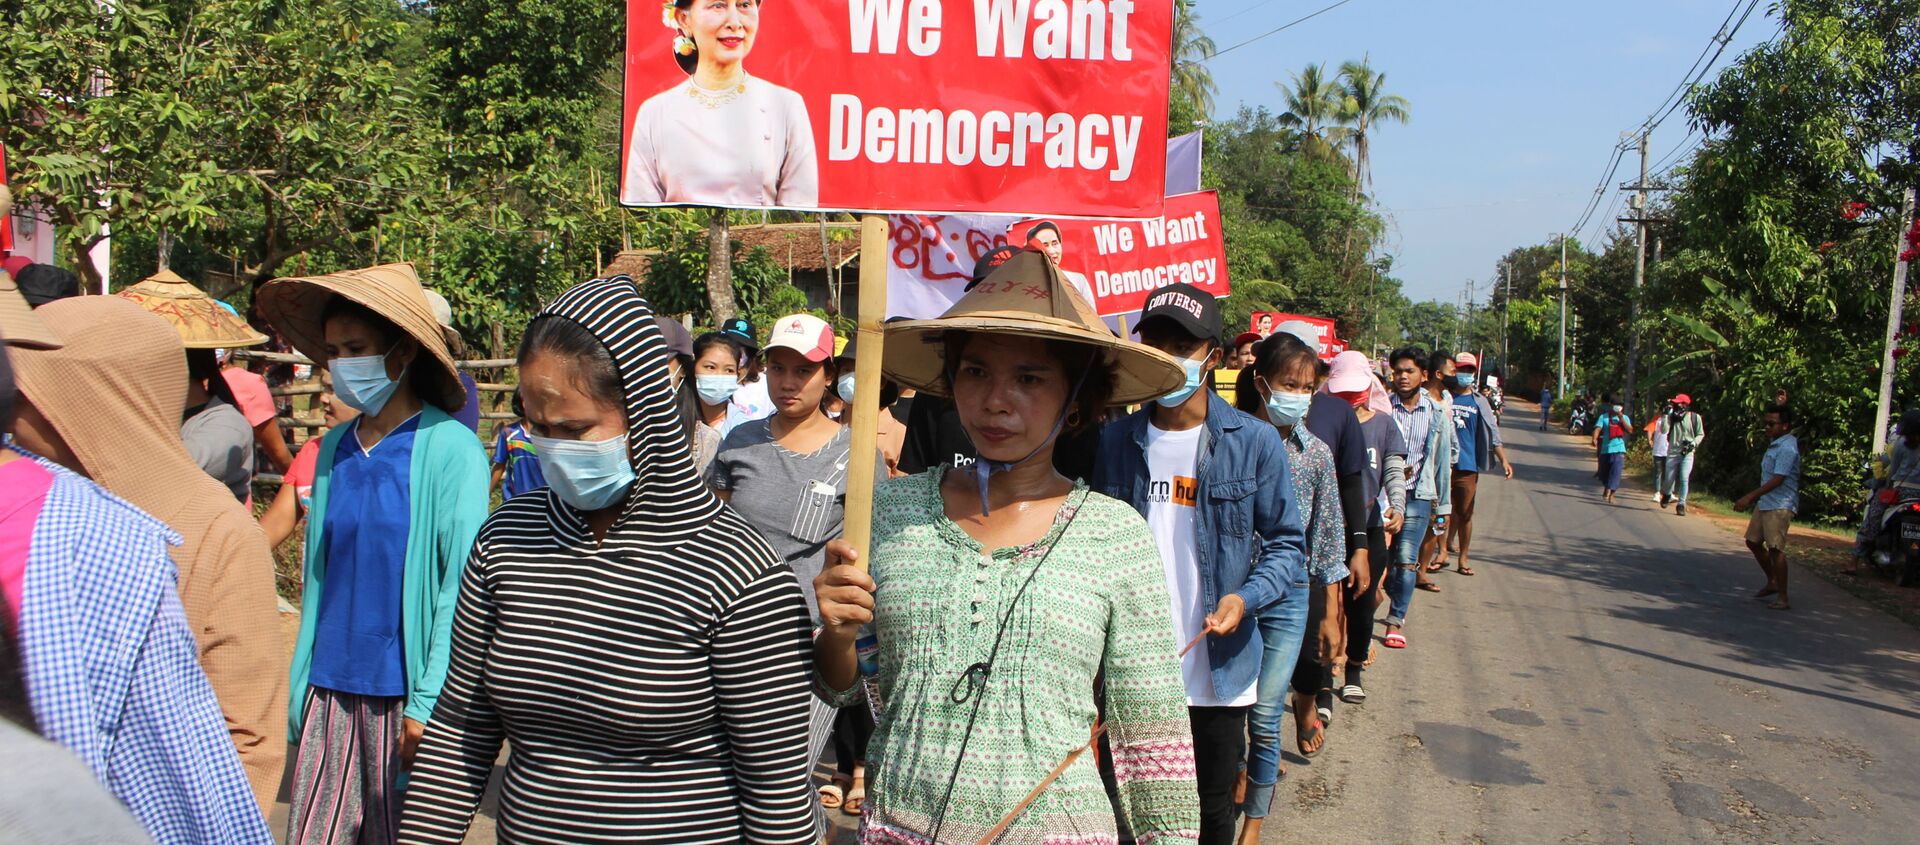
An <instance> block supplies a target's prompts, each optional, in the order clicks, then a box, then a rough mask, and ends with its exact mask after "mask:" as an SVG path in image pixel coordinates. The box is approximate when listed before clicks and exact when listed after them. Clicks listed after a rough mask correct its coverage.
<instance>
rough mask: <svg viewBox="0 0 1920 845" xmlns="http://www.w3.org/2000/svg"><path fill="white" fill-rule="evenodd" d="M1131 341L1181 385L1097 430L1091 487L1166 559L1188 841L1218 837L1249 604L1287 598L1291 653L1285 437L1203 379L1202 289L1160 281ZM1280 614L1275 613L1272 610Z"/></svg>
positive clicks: (1210, 354)
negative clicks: (1126, 507)
mask: <svg viewBox="0 0 1920 845" xmlns="http://www.w3.org/2000/svg"><path fill="white" fill-rule="evenodd" d="M1135 331H1136V332H1137V333H1138V334H1139V335H1140V339H1141V342H1143V343H1145V344H1147V345H1148V346H1152V347H1154V348H1156V349H1159V350H1160V351H1162V352H1166V353H1167V354H1169V355H1172V356H1173V357H1175V358H1177V359H1181V361H1182V363H1183V364H1184V365H1185V367H1186V371H1187V381H1186V384H1185V385H1184V386H1183V387H1181V388H1180V389H1179V390H1176V391H1174V392H1173V393H1170V394H1168V395H1166V396H1163V397H1161V398H1160V399H1158V400H1156V401H1155V402H1154V403H1153V404H1151V405H1149V406H1148V407H1147V409H1146V410H1143V411H1140V412H1138V413H1136V414H1134V415H1132V416H1130V417H1127V418H1126V419H1124V420H1121V421H1119V422H1116V423H1114V424H1112V425H1109V426H1107V428H1106V429H1105V430H1104V431H1102V432H1101V436H1100V453H1099V460H1098V461H1097V462H1096V463H1095V464H1094V471H1093V488H1094V489H1095V490H1097V491H1099V492H1102V493H1105V494H1106V495H1108V496H1112V497H1113V498H1116V499H1119V500H1121V501H1123V502H1127V503H1128V504H1131V505H1133V507H1134V508H1135V509H1136V510H1138V511H1140V514H1141V516H1143V517H1145V518H1146V520H1147V525H1148V527H1149V528H1150V529H1151V530H1152V532H1153V536H1154V540H1155V542H1156V543H1157V544H1158V545H1159V547H1160V556H1161V561H1162V563H1163V564H1164V565H1165V567H1166V573H1167V586H1168V592H1169V594H1170V595H1171V598H1172V605H1173V606H1172V608H1171V610H1172V617H1173V626H1174V630H1175V633H1176V634H1177V635H1178V641H1179V642H1182V643H1187V642H1190V641H1193V642H1199V641H1201V640H1204V642H1200V644H1199V645H1198V646H1197V647H1194V648H1192V650H1191V651H1190V652H1188V653H1187V654H1186V655H1184V656H1183V658H1182V661H1181V674H1182V676H1183V678H1184V680H1185V681H1186V687H1187V703H1188V705H1189V710H1188V713H1189V718H1190V719H1191V721H1192V724H1193V739H1194V763H1195V767H1196V770H1197V772H1196V774H1197V778H1196V779H1197V781H1198V786H1199V792H1200V842H1201V843H1202V845H1213V843H1223V845H1224V843H1231V842H1232V841H1233V835H1234V821H1235V819H1234V816H1235V813H1236V807H1235V805H1234V802H1233V792H1234V787H1235V784H1236V781H1237V780H1238V778H1239V772H1240V767H1241V766H1242V765H1243V764H1244V761H1245V760H1246V756H1247V749H1246V731H1247V712H1248V710H1249V708H1251V706H1252V705H1253V702H1254V692H1255V684H1256V681H1257V680H1258V677H1259V674H1260V665H1261V656H1262V649H1263V643H1262V639H1261V630H1260V628H1261V626H1259V625H1257V624H1254V618H1253V614H1254V613H1255V612H1256V611H1259V610H1261V609H1263V608H1267V607H1269V606H1275V605H1279V606H1283V607H1285V606H1289V605H1298V608H1297V610H1298V612H1296V613H1293V614H1292V615H1291V616H1287V617H1286V618H1289V619H1291V620H1294V621H1293V624H1292V625H1291V626H1289V629H1288V630H1287V632H1286V633H1287V635H1289V636H1290V637H1291V639H1292V641H1293V642H1292V649H1293V651H1294V652H1296V653H1297V651H1298V649H1299V642H1300V638H1301V637H1302V636H1303V635H1304V634H1305V628H1306V613H1305V611H1306V606H1307V604H1306V600H1307V584H1306V572H1305V555H1306V538H1305V534H1304V530H1303V529H1302V527H1301V519H1300V511H1299V507H1298V505H1297V504H1296V503H1295V502H1294V499H1293V481H1292V478H1291V477H1290V475H1289V472H1288V469H1287V461H1286V446H1285V445H1284V444H1283V443H1282V442H1281V440H1280V435H1279V432H1277V431H1275V430H1274V428H1273V426H1271V425H1269V424H1267V423H1265V422H1263V421H1261V420H1259V419H1256V418H1254V417H1251V416H1248V415H1247V414H1244V413H1241V412H1240V411H1237V410H1234V409H1233V407H1232V406H1230V405H1228V404H1227V403H1226V402H1225V401H1223V400H1221V399H1220V398H1219V397H1217V396H1215V395H1214V394H1213V391H1212V390H1210V389H1208V386H1207V380H1208V379H1209V377H1210V372H1211V371H1212V369H1213V367H1214V366H1215V365H1216V364H1217V363H1218V362H1219V358H1220V356H1221V354H1222V349H1221V346H1220V342H1219V340H1218V338H1219V336H1220V310H1219V306H1218V305H1217V304H1216V303H1215V301H1214V298H1213V296H1212V295H1211V294H1208V293H1206V292H1205V291H1202V290H1200V289H1198V288H1195V287H1193V286H1191V285H1185V284H1177V285H1169V286H1167V287H1164V288H1161V289H1159V290H1157V291H1155V292H1154V293H1153V294H1151V295H1150V296H1149V297H1148V298H1147V304H1146V308H1145V309H1143V310H1142V311H1141V312H1140V319H1139V321H1138V322H1137V323H1136V328H1135ZM1283 616H1285V614H1283Z"/></svg>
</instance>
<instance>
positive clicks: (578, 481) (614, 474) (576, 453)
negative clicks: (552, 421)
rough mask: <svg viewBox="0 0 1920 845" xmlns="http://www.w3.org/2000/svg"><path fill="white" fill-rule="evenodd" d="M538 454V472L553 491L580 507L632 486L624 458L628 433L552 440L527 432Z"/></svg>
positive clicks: (600, 504) (611, 499)
mask: <svg viewBox="0 0 1920 845" xmlns="http://www.w3.org/2000/svg"><path fill="white" fill-rule="evenodd" d="M527 439H529V440H531V441H533V449H534V452H535V453H537V454H538V455H539V456H540V473H541V474H542V475H544V476H546V479H547V486H549V487H552V488H553V493H554V495H556V496H559V497H560V501H562V502H566V503H567V504H569V505H572V506H573V507H575V508H578V509H580V510H583V511H597V510H600V509H601V508H604V507H608V506H610V505H613V504H616V503H618V502H619V501H620V499H621V497H623V496H625V495H626V494H627V488H629V487H632V486H633V479H634V475H633V462H632V461H631V460H629V459H628V458H627V436H626V435H624V434H622V435H620V436H619V437H613V438H609V439H607V440H554V439H552V438H550V437H537V436H533V435H528V437H527Z"/></svg>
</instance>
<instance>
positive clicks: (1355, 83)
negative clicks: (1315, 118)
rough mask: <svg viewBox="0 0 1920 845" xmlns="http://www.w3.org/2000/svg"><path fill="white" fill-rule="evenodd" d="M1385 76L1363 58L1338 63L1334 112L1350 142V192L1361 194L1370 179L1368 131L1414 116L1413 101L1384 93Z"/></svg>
mask: <svg viewBox="0 0 1920 845" xmlns="http://www.w3.org/2000/svg"><path fill="white" fill-rule="evenodd" d="M1386 85H1387V75H1386V74H1384V73H1375V72H1374V70H1373V67H1372V66H1371V65H1369V64H1367V62H1366V61H1365V60H1361V61H1357V62H1351V61H1350V62H1345V63H1343V64H1341V65H1340V94H1339V101H1340V105H1339V108H1338V109H1336V111H1335V114H1336V115H1337V116H1338V119H1339V120H1340V122H1342V123H1345V124H1346V125H1347V132H1346V134H1347V140H1348V142H1349V143H1351V144H1352V145H1353V193H1354V196H1356V197H1358V196H1359V195H1360V193H1361V192H1362V191H1363V190H1365V189H1366V187H1367V186H1368V185H1369V184H1370V183H1371V182H1372V181H1373V173H1372V172H1371V170H1369V168H1368V161H1367V155H1368V147H1367V145H1368V142H1369V141H1370V140H1371V139H1370V138H1369V136H1368V133H1369V132H1371V131H1372V130H1373V128H1374V127H1375V126H1377V125H1379V124H1381V123H1406V122H1407V121H1408V120H1409V119H1411V118H1412V117H1413V104H1412V103H1409V102H1407V98H1405V97H1402V96H1400V95H1399V94H1388V93H1386V90H1385V89H1386Z"/></svg>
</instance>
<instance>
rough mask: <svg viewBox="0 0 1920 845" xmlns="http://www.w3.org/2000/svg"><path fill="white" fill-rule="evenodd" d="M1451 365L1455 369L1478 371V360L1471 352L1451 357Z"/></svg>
mask: <svg viewBox="0 0 1920 845" xmlns="http://www.w3.org/2000/svg"><path fill="white" fill-rule="evenodd" d="M1453 365H1454V366H1455V367H1470V368H1472V369H1476V370H1477V369H1480V359H1479V358H1475V357H1473V353H1471V352H1462V353H1460V354H1458V355H1455V356H1453Z"/></svg>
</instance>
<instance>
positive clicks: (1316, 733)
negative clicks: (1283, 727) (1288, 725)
mask: <svg viewBox="0 0 1920 845" xmlns="http://www.w3.org/2000/svg"><path fill="white" fill-rule="evenodd" d="M1293 741H1294V743H1295V744H1297V745H1299V747H1300V756H1302V757H1309V758H1310V757H1312V756H1313V755H1315V754H1318V753H1320V752H1322V751H1325V750H1327V726H1326V723H1325V722H1320V721H1315V722H1314V723H1313V730H1312V731H1311V732H1310V733H1304V734H1303V733H1301V732H1300V731H1298V730H1295V731H1294V732H1293ZM1308 742H1312V743H1313V750H1312V751H1308V750H1307V743H1308Z"/></svg>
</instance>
